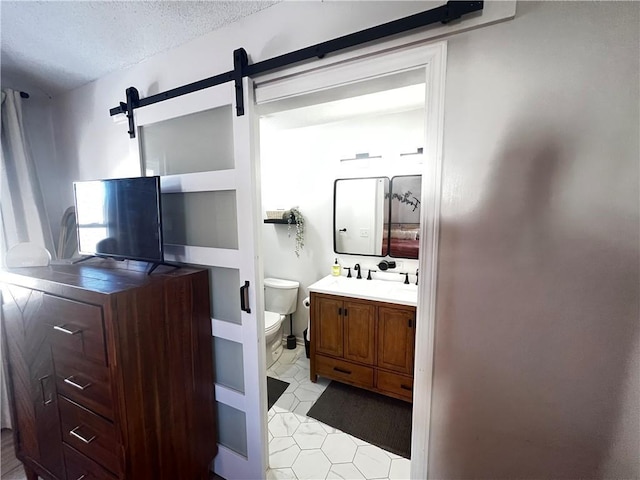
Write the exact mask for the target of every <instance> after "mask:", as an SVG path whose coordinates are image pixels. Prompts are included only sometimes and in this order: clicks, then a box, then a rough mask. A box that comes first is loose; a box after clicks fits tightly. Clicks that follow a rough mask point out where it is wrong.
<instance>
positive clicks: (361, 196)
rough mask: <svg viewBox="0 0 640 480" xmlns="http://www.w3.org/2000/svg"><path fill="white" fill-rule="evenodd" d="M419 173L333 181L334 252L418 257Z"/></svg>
mask: <svg viewBox="0 0 640 480" xmlns="http://www.w3.org/2000/svg"><path fill="white" fill-rule="evenodd" d="M421 191H422V176H421V175H401V176H396V177H393V178H392V179H391V180H389V179H388V178H387V177H370V178H347V179H339V180H336V181H335V185H334V216H333V220H334V222H333V230H334V234H333V246H334V248H333V249H334V251H335V252H336V253H342V254H351V255H370V256H383V257H384V256H387V255H388V256H391V257H396V258H410V259H417V258H418V254H419V250H420V195H421Z"/></svg>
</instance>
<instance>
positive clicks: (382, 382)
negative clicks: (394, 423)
mask: <svg viewBox="0 0 640 480" xmlns="http://www.w3.org/2000/svg"><path fill="white" fill-rule="evenodd" d="M376 387H377V388H378V389H379V390H383V391H385V392H390V393H394V394H396V395H398V396H400V397H402V398H405V399H407V400H409V401H411V400H413V378H411V377H407V376H404V375H398V374H397V373H390V372H385V371H383V370H378V371H377V372H376Z"/></svg>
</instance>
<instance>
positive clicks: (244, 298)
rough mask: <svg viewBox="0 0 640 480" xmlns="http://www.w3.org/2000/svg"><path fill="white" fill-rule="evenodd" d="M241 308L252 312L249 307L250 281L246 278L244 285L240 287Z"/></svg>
mask: <svg viewBox="0 0 640 480" xmlns="http://www.w3.org/2000/svg"><path fill="white" fill-rule="evenodd" d="M240 310H243V311H245V312H247V313H251V309H250V308H249V281H248V280H245V281H244V285H243V286H241V287H240Z"/></svg>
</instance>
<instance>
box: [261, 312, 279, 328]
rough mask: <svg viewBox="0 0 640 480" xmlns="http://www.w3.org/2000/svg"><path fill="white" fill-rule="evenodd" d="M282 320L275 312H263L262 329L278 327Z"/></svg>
mask: <svg viewBox="0 0 640 480" xmlns="http://www.w3.org/2000/svg"><path fill="white" fill-rule="evenodd" d="M282 319H283V315H281V314H279V313H275V312H266V311H265V312H264V329H265V330H270V329H272V328H273V327H274V326H276V325H278V327H279V326H280V322H281V321H282Z"/></svg>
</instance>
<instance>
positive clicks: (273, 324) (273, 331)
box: [264, 278, 300, 368]
mask: <svg viewBox="0 0 640 480" xmlns="http://www.w3.org/2000/svg"><path fill="white" fill-rule="evenodd" d="M299 286H300V283H299V282H295V281H293V280H281V279H279V278H265V279H264V328H265V332H264V334H265V343H266V345H267V368H269V367H270V366H271V365H273V363H274V362H275V361H276V360H277V359H278V358H279V357H280V355H282V350H283V346H282V337H283V332H282V331H283V323H284V320H285V319H286V315H288V314H291V313H293V312H295V311H296V306H297V302H298V287H299Z"/></svg>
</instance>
